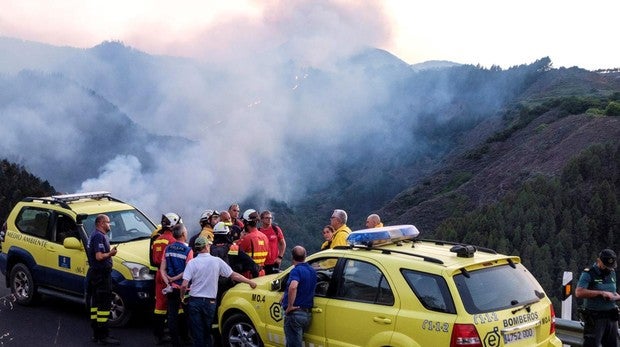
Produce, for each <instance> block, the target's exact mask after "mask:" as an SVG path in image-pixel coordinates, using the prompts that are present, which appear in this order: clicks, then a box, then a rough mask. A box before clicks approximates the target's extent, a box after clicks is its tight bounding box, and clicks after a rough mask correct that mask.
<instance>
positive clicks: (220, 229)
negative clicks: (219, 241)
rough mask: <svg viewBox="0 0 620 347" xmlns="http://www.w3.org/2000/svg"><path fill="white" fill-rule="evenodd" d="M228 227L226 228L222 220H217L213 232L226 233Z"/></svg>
mask: <svg viewBox="0 0 620 347" xmlns="http://www.w3.org/2000/svg"><path fill="white" fill-rule="evenodd" d="M229 231H230V229H228V225H226V223H224V222H219V223H217V224H216V225H215V226H214V227H213V234H223V235H227V234H228V232H229Z"/></svg>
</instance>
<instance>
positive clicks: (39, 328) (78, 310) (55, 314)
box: [0, 276, 154, 346]
mask: <svg viewBox="0 0 620 347" xmlns="http://www.w3.org/2000/svg"><path fill="white" fill-rule="evenodd" d="M149 323H150V317H148V314H147V316H146V317H144V316H143V317H137V316H134V317H133V318H132V321H131V322H130V324H129V325H128V326H126V327H123V328H113V329H112V331H111V335H112V336H114V337H116V338H118V339H119V340H120V341H121V345H123V346H152V345H154V339H153V335H152V332H151V328H150V326H149ZM91 336H92V330H91V328H90V322H89V320H88V314H87V311H86V308H85V307H84V306H82V305H79V304H75V303H72V302H67V301H63V300H61V299H56V298H51V297H43V298H42V300H41V301H40V303H39V304H37V305H36V306H29V307H25V306H20V305H17V304H15V302H14V301H13V300H12V299H11V293H10V290H9V289H8V288H6V287H5V286H4V278H3V277H1V276H0V346H49V345H59V346H90V345H92V346H96V344H95V343H92V342H91V340H90V339H91Z"/></svg>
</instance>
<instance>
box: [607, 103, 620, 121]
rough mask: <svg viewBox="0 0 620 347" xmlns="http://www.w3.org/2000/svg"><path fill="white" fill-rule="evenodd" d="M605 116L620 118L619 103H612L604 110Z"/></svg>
mask: <svg viewBox="0 0 620 347" xmlns="http://www.w3.org/2000/svg"><path fill="white" fill-rule="evenodd" d="M605 114H606V115H607V116H608V117H618V116H620V102H617V101H612V102H610V103H609V104H608V105H607V107H606V108H605Z"/></svg>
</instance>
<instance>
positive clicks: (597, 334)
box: [575, 249, 620, 347]
mask: <svg viewBox="0 0 620 347" xmlns="http://www.w3.org/2000/svg"><path fill="white" fill-rule="evenodd" d="M615 269H616V253H615V252H614V251H613V250H611V249H604V250H602V251H601V252H600V253H599V256H598V258H597V259H596V263H594V264H593V265H592V267H590V268H587V269H585V270H584V271H583V272H582V273H581V276H580V277H579V282H578V283H577V289H575V296H576V297H577V298H583V299H584V300H583V306H584V313H583V316H584V317H583V319H584V327H583V346H584V347H598V346H603V347H617V334H618V307H617V306H616V301H617V300H620V295H618V293H617V287H616V272H615Z"/></svg>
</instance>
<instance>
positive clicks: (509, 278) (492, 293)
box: [454, 264, 544, 314]
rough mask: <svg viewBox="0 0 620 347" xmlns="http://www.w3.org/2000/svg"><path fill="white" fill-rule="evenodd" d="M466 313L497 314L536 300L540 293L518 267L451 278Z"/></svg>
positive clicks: (524, 270) (487, 269)
mask: <svg viewBox="0 0 620 347" xmlns="http://www.w3.org/2000/svg"><path fill="white" fill-rule="evenodd" d="M454 282H455V283H456V286H457V289H458V291H459V294H460V296H461V299H462V301H463V304H464V306H465V309H466V310H467V312H469V313H471V314H475V313H484V312H491V311H500V310H504V309H507V308H512V307H519V306H521V305H526V304H530V303H533V302H536V301H539V300H540V299H541V298H542V297H544V294H543V290H542V288H541V287H540V285H539V284H538V282H536V280H535V279H534V277H533V276H532V275H531V274H530V273H529V271H527V269H526V268H525V267H524V266H523V265H521V264H515V267H514V268H513V267H511V266H510V265H508V264H506V265H502V266H495V267H491V268H485V269H481V270H477V271H471V272H465V273H461V274H458V275H456V276H454Z"/></svg>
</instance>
